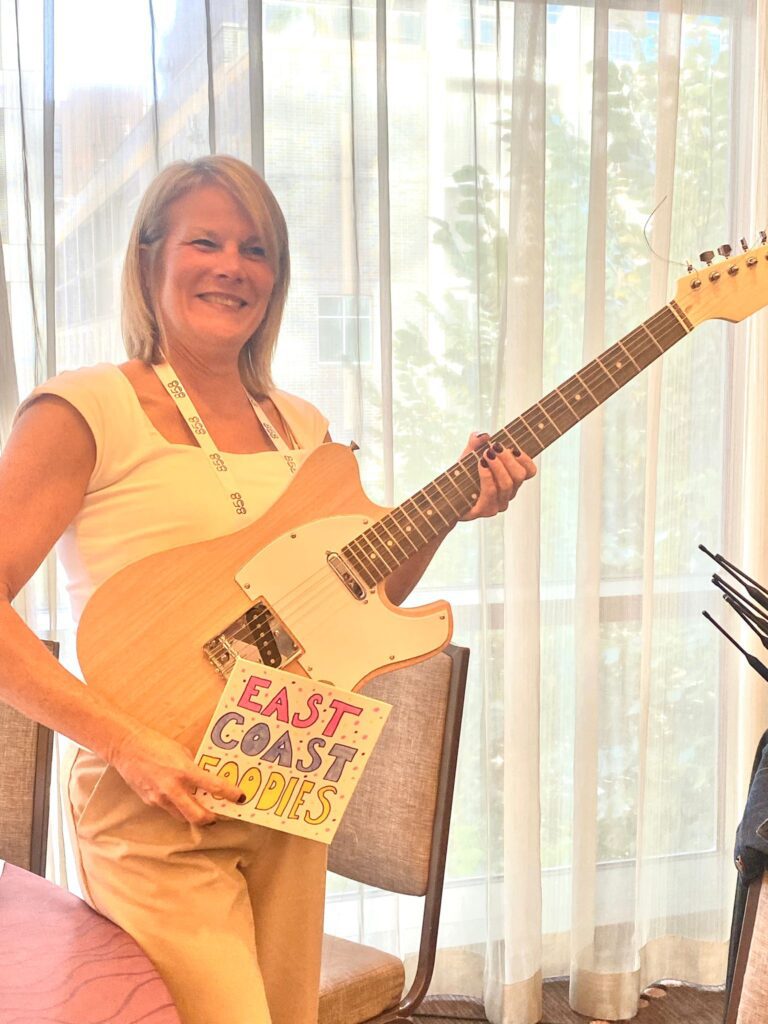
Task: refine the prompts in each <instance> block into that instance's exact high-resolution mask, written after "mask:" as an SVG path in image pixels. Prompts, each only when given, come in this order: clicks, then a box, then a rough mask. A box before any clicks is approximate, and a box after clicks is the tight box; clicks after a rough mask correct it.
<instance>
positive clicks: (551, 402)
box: [539, 388, 579, 434]
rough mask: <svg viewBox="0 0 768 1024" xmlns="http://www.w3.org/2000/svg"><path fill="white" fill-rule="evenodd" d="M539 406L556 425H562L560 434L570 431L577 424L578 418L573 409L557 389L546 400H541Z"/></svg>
mask: <svg viewBox="0 0 768 1024" xmlns="http://www.w3.org/2000/svg"><path fill="white" fill-rule="evenodd" d="M539 405H540V406H541V407H542V409H543V410H544V412H546V414H547V415H548V416H549V418H550V419H551V420H553V421H554V423H555V424H556V425H557V424H558V423H562V424H563V426H562V429H560V433H561V434H564V433H565V431H566V430H570V428H571V427H572V426H573V425H574V424H575V423H577V422H578V419H579V417H578V416H577V415H576V413H575V412H574V411H573V408H572V407H571V405H570V404H569V402H568V401H567V399H566V398H565V396H564V395H563V394H562V393H561V391H560V389H559V388H555V390H554V391H551V392H550V393H549V394H548V395H547V397H546V398H542V400H541V401H540V402H539ZM547 406H548V407H549V408H547Z"/></svg>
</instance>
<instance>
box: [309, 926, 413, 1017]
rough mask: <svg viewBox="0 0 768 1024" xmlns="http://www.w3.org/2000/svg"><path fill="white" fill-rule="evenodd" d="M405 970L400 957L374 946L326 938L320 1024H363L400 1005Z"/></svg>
mask: <svg viewBox="0 0 768 1024" xmlns="http://www.w3.org/2000/svg"><path fill="white" fill-rule="evenodd" d="M404 985H405V970H404V968H403V964H402V962H401V961H400V960H398V958H397V957H396V956H392V955H391V954H390V953H382V952H381V951H380V950H378V949H374V948H373V947H372V946H363V945H362V944H361V943H358V942H349V941H347V939H338V938H336V937H335V936H333V935H324V936H323V966H322V971H321V975H320V1016H319V1020H318V1024H361V1022H362V1021H367V1020H370V1019H371V1018H372V1017H375V1016H376V1015H377V1014H379V1013H383V1012H384V1011H385V1010H388V1009H390V1008H391V1007H393V1006H396V1005H397V1003H398V1000H399V999H400V996H401V994H402V991H403V986H404Z"/></svg>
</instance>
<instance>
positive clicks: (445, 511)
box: [342, 302, 693, 587]
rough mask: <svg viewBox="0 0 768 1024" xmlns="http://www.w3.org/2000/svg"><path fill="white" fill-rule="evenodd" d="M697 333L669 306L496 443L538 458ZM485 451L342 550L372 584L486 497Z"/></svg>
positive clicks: (520, 418)
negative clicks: (482, 492)
mask: <svg viewBox="0 0 768 1024" xmlns="http://www.w3.org/2000/svg"><path fill="white" fill-rule="evenodd" d="M691 330H693V325H692V324H691V323H690V321H689V320H688V318H687V317H686V316H685V314H684V313H683V311H682V309H681V308H680V307H679V306H678V304H677V303H676V302H670V303H668V304H667V305H666V306H664V307H663V308H662V309H660V310H659V311H658V313H655V314H654V315H653V316H652V317H650V318H649V319H648V320H646V321H644V322H643V323H642V324H640V326H639V327H637V328H635V330H634V331H631V332H630V333H629V334H627V335H626V336H625V337H624V338H622V339H621V340H620V341H617V342H616V344H615V345H612V346H611V347H610V348H609V349H606V351H605V352H603V353H601V355H599V356H598V357H597V358H596V359H593V360H592V361H591V362H590V363H587V365H586V366H584V367H583V368H582V369H581V370H579V372H578V373H575V374H574V375H573V376H572V377H569V378H568V379H567V380H566V381H564V382H563V383H562V384H561V385H560V387H557V388H555V389H554V391H550V393H549V394H548V395H546V396H545V397H544V398H542V400H541V401H540V402H537V403H536V404H535V405H533V406H531V408H530V409H527V410H526V411H525V412H524V413H523V414H522V415H521V416H518V417H517V419H516V420H513V421H512V422H511V423H508V424H507V426H505V427H502V429H501V430H499V431H497V432H496V433H495V434H494V435H493V436H492V437H491V438H490V439H489V442H488V443H489V444H494V443H495V442H498V443H500V444H502V445H504V447H505V448H514V447H518V448H521V449H522V450H523V451H524V452H525V453H526V454H527V455H529V456H531V458H535V457H536V456H537V455H539V454H540V453H541V452H543V451H544V449H545V448H547V447H548V446H549V445H551V444H552V442H553V441H556V440H557V438H558V437H561V436H562V435H563V434H564V433H565V432H566V431H567V430H570V429H571V427H573V426H575V425H576V424H577V423H579V422H580V421H581V420H583V419H584V417H585V416H587V415H588V414H589V413H590V412H592V411H593V409H596V408H597V407H598V406H599V405H602V403H603V402H604V401H605V400H606V399H607V398H610V396H611V395H613V394H615V393H616V392H617V391H618V390H619V388H622V387H624V385H625V384H627V383H628V382H629V381H630V380H632V379H633V377H636V376H637V374H638V373H640V371H641V370H644V369H645V368H646V366H650V364H651V363H652V362H653V361H654V360H655V359H658V357H659V356H660V355H662V353H664V352H666V351H667V350H668V349H670V348H671V347H672V346H673V345H674V344H675V342H677V341H679V340H680V339H681V338H683V337H685V335H686V334H688V333H689V332H690V331H691ZM481 454H482V453H475V452H471V453H470V454H469V455H465V456H464V457H463V458H462V459H459V461H458V462H456V463H455V464H454V465H453V466H451V467H450V468H449V469H447V470H446V471H445V472H444V473H441V474H440V476H438V477H437V478H436V479H435V480H433V481H432V482H431V483H429V484H427V486H426V487H424V488H422V490H420V491H417V492H416V494H413V495H411V497H410V498H407V499H406V500H405V501H404V502H403V503H402V504H401V505H398V506H397V508H395V509H392V511H391V512H388V513H387V514H386V515H385V516H383V517H382V518H381V519H380V520H379V521H378V522H377V523H374V524H373V525H372V526H370V527H369V528H368V529H367V530H365V531H364V532H363V533H361V534H359V535H358V536H357V537H356V538H355V539H354V540H353V541H351V542H350V543H349V544H347V545H346V547H344V548H343V549H342V555H343V556H344V558H345V559H346V561H347V563H348V564H349V566H350V568H352V569H353V570H354V571H355V572H356V573H357V574H358V575H359V576H360V578H361V579H362V580H363V582H364V583H365V584H366V586H368V587H374V586H375V585H376V584H377V583H378V582H380V581H381V580H383V579H385V578H386V577H387V576H389V575H390V574H391V573H392V572H394V571H395V569H397V568H398V567H399V566H401V565H402V564H403V563H404V562H406V561H407V560H408V559H409V558H410V557H411V555H413V554H414V553H415V552H417V551H419V550H420V549H421V548H423V547H424V546H425V545H426V544H428V543H429V542H430V541H431V540H433V539H434V538H435V537H437V536H439V535H440V534H442V533H444V532H445V531H446V530H448V529H450V527H452V526H454V525H455V524H456V523H457V522H458V521H459V520H460V519H461V517H462V516H463V515H464V514H465V513H466V512H468V511H469V509H470V508H472V506H473V505H474V504H475V502H476V501H477V498H478V494H479V479H478V461H479V458H480V455H481Z"/></svg>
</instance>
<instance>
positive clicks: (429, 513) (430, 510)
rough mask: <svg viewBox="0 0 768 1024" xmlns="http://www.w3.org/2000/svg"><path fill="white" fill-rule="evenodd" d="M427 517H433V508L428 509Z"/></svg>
mask: <svg viewBox="0 0 768 1024" xmlns="http://www.w3.org/2000/svg"><path fill="white" fill-rule="evenodd" d="M427 515H428V516H431V515H432V509H431V508H428V509H427Z"/></svg>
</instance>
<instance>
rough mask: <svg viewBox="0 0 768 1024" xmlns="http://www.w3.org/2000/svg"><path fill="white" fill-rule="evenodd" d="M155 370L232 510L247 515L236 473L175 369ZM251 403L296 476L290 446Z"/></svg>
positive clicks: (168, 366)
mask: <svg viewBox="0 0 768 1024" xmlns="http://www.w3.org/2000/svg"><path fill="white" fill-rule="evenodd" d="M152 369H153V370H154V371H155V373H156V374H157V376H158V377H159V378H160V382H161V383H162V385H163V386H164V388H165V390H166V391H167V392H168V394H169V395H170V396H171V398H172V399H173V400H174V402H175V403H176V406H177V407H178V410H179V412H180V413H181V415H182V416H183V417H184V419H185V420H186V421H187V423H188V424H189V428H190V430H191V431H192V433H193V434H194V435H195V439H196V440H197V443H198V444H199V445H200V447H201V448H202V449H203V451H204V452H205V454H206V455H207V456H208V458H209V460H210V465H211V468H212V469H213V471H214V472H215V473H216V479H217V480H218V481H219V483H220V484H221V486H222V487H223V488H224V491H225V493H226V495H227V498H228V500H229V501H230V503H231V505H232V508H233V509H234V510H235V514H236V515H238V516H244V515H246V514H247V512H248V509H247V508H246V507H245V499H244V498H243V495H242V492H241V491H240V490H239V489H238V485H237V481H236V479H235V475H234V473H233V472H232V469H231V468H230V467H229V466H228V465H227V460H226V459H225V457H224V456H223V455H222V453H221V452H220V451H219V449H218V448H217V447H216V445H215V444H214V441H213V438H212V437H211V435H210V434H209V433H208V431H207V429H206V427H205V424H204V423H203V421H202V419H201V418H200V416H199V414H198V412H197V409H196V408H195V406H194V403H193V401H192V399H191V398H190V397H189V395H188V394H187V392H186V391H185V390H184V387H183V385H182V383H181V381H180V380H179V378H178V377H177V376H176V374H175V373H174V372H173V367H172V366H171V364H170V363H169V362H167V361H166V362H164V363H159V364H153V366H152ZM246 394H247V392H246ZM248 401H249V402H250V403H251V408H252V409H253V411H254V412H255V413H256V416H257V418H258V420H259V423H261V425H262V427H263V428H264V433H265V434H266V435H267V437H268V438H269V439H270V441H272V443H273V444H274V446H275V448H276V449H277V451H279V452H280V453H281V455H282V456H283V458H284V459H285V463H286V465H287V466H288V469H289V470H290V472H291V473H295V472H296V468H297V467H296V460H295V459H294V458H293V456H292V455H290V454H289V452H290V449H289V447H288V445H287V444H286V443H285V441H284V440H283V439H282V437H281V436H280V434H279V432H278V431H277V430H275V428H274V427H273V426H272V424H271V423H270V422H269V419H268V418H267V415H266V413H265V412H264V410H263V409H262V408H261V406H260V405H259V403H258V402H257V401H256V400H255V399H254V398H253V397H252V396H251V395H248ZM225 473H226V474H227V475H226V476H225V475H224V474H225Z"/></svg>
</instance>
